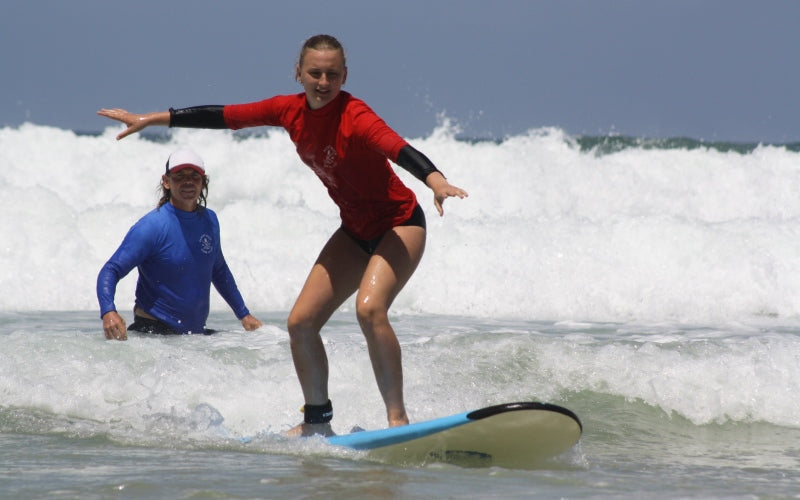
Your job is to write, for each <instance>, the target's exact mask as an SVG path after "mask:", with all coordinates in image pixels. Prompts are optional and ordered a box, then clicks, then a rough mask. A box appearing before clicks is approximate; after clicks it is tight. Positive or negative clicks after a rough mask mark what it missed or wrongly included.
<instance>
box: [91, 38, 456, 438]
mask: <svg viewBox="0 0 800 500" xmlns="http://www.w3.org/2000/svg"><path fill="white" fill-rule="evenodd" d="M295 71H296V74H295V77H296V80H297V82H298V83H300V85H302V87H303V92H302V93H299V94H293V95H279V96H275V97H272V98H268V99H265V100H262V101H259V102H252V103H247V104H235V105H225V106H218V105H212V106H196V107H190V108H183V109H170V110H169V111H162V112H154V113H145V114H135V113H129V112H127V111H125V110H123V109H102V110H100V111H99V112H98V114H99V115H101V116H105V117H107V118H111V119H114V120H117V121H120V122H122V123H124V124H125V125H127V128H126V129H125V130H124V131H123V132H122V133H120V134H119V135H118V136H117V139H122V138H123V137H126V136H128V135H130V134H132V133H135V132H139V131H141V130H143V129H144V128H146V127H149V126H153V125H160V126H170V127H193V128H217V129H226V128H227V129H241V128H245V127H257V126H263V125H268V126H279V127H283V128H284V129H286V131H287V132H288V133H289V136H290V138H291V140H292V142H294V144H295V147H296V150H297V153H298V155H299V156H300V159H301V160H302V161H303V163H305V164H306V165H307V166H308V167H310V168H311V169H312V170H313V171H314V173H315V174H316V175H317V176H318V177H319V179H320V180H321V181H322V183H323V184H324V185H325V187H326V188H327V190H328V194H329V195H330V197H331V198H332V199H333V201H334V202H335V203H336V205H337V206H338V207H339V213H340V216H341V220H342V223H341V226H340V227H339V228H338V229H336V230H335V231H334V232H333V234H332V235H331V237H330V239H328V241H327V243H326V244H325V245H324V247H323V248H322V250H321V252H320V253H319V256H318V257H317V259H316V261H315V262H314V264H313V266H312V268H311V271H310V273H309V275H308V277H307V278H306V282H305V284H304V285H303V287H302V289H301V291H300V295H299V296H298V297H297V300H296V302H295V304H294V306H293V308H292V310H291V312H290V313H289V318H288V325H287V326H288V331H289V337H290V344H291V350H292V358H293V361H294V365H295V370H296V372H297V376H298V379H299V382H300V386H301V388H302V391H303V397H304V400H305V406H304V418H303V422H302V423H300V424H299V425H297V426H296V427H294V428H293V429H291V430H290V431H289V434H292V435H310V434H331V433H332V430H331V427H330V421H331V418H332V417H333V406H332V403H331V401H330V399H329V397H328V359H327V355H326V353H325V348H324V346H323V343H322V339H321V337H320V331H321V329H322V327H323V325H325V323H326V322H327V321H328V319H329V318H330V317H331V315H332V314H333V313H334V312H335V311H336V310H337V309H338V308H339V306H341V304H342V303H343V302H344V301H345V300H347V298H348V297H350V296H351V295H353V294H354V293H355V294H356V316H357V319H358V323H359V326H360V327H361V330H362V332H363V334H364V337H365V338H366V342H367V348H368V351H369V356H370V360H371V362H372V368H373V371H374V373H375V378H376V380H377V383H378V388H379V390H380V392H381V395H382V397H383V401H384V403H385V404H386V413H387V419H388V423H389V426H390V427H394V426H399V425H405V424H407V423H408V421H409V419H408V415H407V414H406V409H405V403H404V401H403V371H402V363H401V350H400V343H399V342H398V340H397V336H396V335H395V332H394V330H393V328H392V326H391V324H390V323H389V318H388V311H389V307H390V306H391V305H392V301H393V300H394V299H395V297H397V295H398V293H399V292H400V290H402V288H403V286H404V285H405V284H406V282H408V280H409V278H410V277H411V275H412V274H413V273H414V270H415V269H416V267H417V265H418V264H419V262H420V259H421V258H422V254H423V251H424V249H425V237H426V223H425V214H424V212H423V210H422V208H421V207H420V205H419V204H418V203H417V200H416V197H415V195H414V192H413V191H411V190H410V189H409V188H408V187H406V186H405V185H404V184H403V183H402V181H401V180H400V178H399V177H398V176H397V174H396V173H395V172H394V170H393V169H392V168H391V166H390V165H389V162H388V161H387V160H391V161H393V162H394V163H396V164H398V165H400V166H401V167H403V168H404V169H406V170H408V171H409V172H411V173H412V174H413V175H414V176H415V177H417V178H418V179H419V180H420V181H422V182H424V183H425V184H426V185H427V186H428V187H429V188H430V189H431V190H432V191H433V203H434V206H435V207H436V210H437V211H438V213H439V215H442V214H443V210H442V204H443V202H444V201H445V199H447V198H449V197H459V198H464V197H466V196H467V193H466V191H464V190H463V189H461V188H458V187H456V186H453V185H451V184H450V183H449V182H448V181H447V180H446V179H445V177H444V176H443V175H442V173H441V172H440V171H439V170H438V169H437V168H436V167H435V166H434V165H433V163H432V162H431V161H430V160H429V159H428V158H427V157H426V156H425V155H423V154H422V153H421V152H419V151H417V150H416V149H415V148H413V147H412V146H411V145H409V144H408V143H407V142H406V141H405V140H404V139H403V138H402V137H400V136H399V135H398V134H397V133H396V132H395V131H394V130H392V129H391V128H389V127H388V126H387V125H386V123H384V121H383V120H382V119H381V118H380V117H378V115H377V114H375V112H374V111H372V109H370V108H369V106H367V104H366V103H364V101H362V100H360V99H357V98H355V97H353V96H352V95H350V94H349V93H347V92H345V91H343V90H342V86H343V85H344V83H345V81H346V80H347V65H346V58H345V52H344V48H343V47H342V45H341V44H340V43H339V41H338V40H337V39H336V38H334V37H332V36H330V35H316V36H313V37H311V38H309V39H308V40H306V41H305V43H304V44H303V46H302V48H301V51H300V56H299V59H298V62H297V65H296V68H295Z"/></svg>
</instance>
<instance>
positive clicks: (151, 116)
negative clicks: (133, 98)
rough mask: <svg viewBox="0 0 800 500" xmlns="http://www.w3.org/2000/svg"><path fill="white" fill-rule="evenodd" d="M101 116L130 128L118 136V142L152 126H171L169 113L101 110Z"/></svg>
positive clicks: (117, 109) (113, 109) (114, 109)
mask: <svg viewBox="0 0 800 500" xmlns="http://www.w3.org/2000/svg"><path fill="white" fill-rule="evenodd" d="M97 114H98V115H100V116H105V117H106V118H111V119H112V120H117V121H118V122H122V123H124V124H125V125H127V126H128V128H126V129H125V130H123V131H122V133H120V134H119V135H118V136H117V140H120V139H122V138H124V137H127V136H129V135H131V134H133V133H136V132H139V131H141V130H144V129H145V128H147V127H149V126H151V125H164V126H168V125H169V111H160V112H156V113H145V114H143V115H140V114H136V113H131V112H129V111H125V110H124V109H121V108H112V109H105V108H103V109H101V110H100V111H98V112H97Z"/></svg>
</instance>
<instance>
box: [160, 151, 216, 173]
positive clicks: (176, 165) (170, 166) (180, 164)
mask: <svg viewBox="0 0 800 500" xmlns="http://www.w3.org/2000/svg"><path fill="white" fill-rule="evenodd" d="M184 168H191V169H193V170H195V171H196V172H198V173H199V174H201V175H206V166H205V163H203V159H202V158H200V157H199V156H197V154H196V153H195V152H194V151H191V150H189V149H179V150H177V151H175V152H174V153H172V154H171V155H169V159H168V160H167V173H168V174H171V173H173V172H177V171H179V170H183V169H184Z"/></svg>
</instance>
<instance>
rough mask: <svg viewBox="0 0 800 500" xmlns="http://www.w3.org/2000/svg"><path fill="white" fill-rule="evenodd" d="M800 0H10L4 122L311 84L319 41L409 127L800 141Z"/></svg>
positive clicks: (409, 132)
mask: <svg viewBox="0 0 800 500" xmlns="http://www.w3.org/2000/svg"><path fill="white" fill-rule="evenodd" d="M798 20H800V2H797V1H794V0H784V1H777V0H748V1H745V0H658V1H657V0H552V1H543V0H403V1H381V0H336V1H326V2H322V1H319V0H304V1H296V2H289V1H283V2H274V1H269V0H225V1H222V0H136V1H135V2H122V1H117V0H69V1H65V0H3V1H2V2H0V126H2V127H7V126H11V127H16V126H19V125H20V124H22V123H25V122H31V123H35V124H40V125H49V126H55V127H60V128H66V129H72V130H76V131H82V132H92V131H101V130H103V129H104V128H105V127H107V126H110V125H113V124H112V123H111V122H109V121H108V120H107V119H104V118H101V117H98V116H97V115H96V111H97V110H98V109H100V108H103V107H121V108H125V109H128V110H129V111H134V112H146V111H160V110H166V109H168V108H169V107H176V108H177V107H185V106H193V105H200V104H228V103H238V102H250V101H257V100H261V99H263V98H266V97H270V96H272V95H277V94H290V93H295V92H300V91H301V88H300V86H299V84H297V83H296V82H295V81H294V78H293V76H294V66H295V64H296V61H297V56H298V54H299V50H300V46H301V45H302V43H303V41H304V40H305V39H306V38H308V37H309V36H312V35H315V34H318V33H327V34H331V35H334V36H336V37H337V38H338V39H339V40H340V41H341V42H342V44H343V45H344V46H345V50H346V52H347V65H348V80H347V83H346V85H345V87H344V89H345V90H347V91H348V92H350V93H352V94H353V95H355V96H356V97H360V98H362V99H364V100H365V101H366V102H367V103H368V104H369V105H370V106H371V107H372V108H373V109H374V110H375V111H376V112H377V113H378V114H379V115H380V116H381V117H382V118H384V120H385V121H386V122H387V123H388V124H389V125H390V126H391V127H392V128H394V129H395V130H396V131H397V132H398V133H400V135H402V136H403V137H406V138H414V137H425V136H427V135H429V134H430V133H431V132H432V131H433V130H434V128H436V127H437V125H439V124H442V123H445V122H448V123H450V124H451V125H453V126H455V127H456V130H457V131H458V133H457V135H459V136H462V137H471V138H479V139H480V138H487V139H503V138H505V137H508V136H512V135H518V134H524V133H527V132H528V131H529V130H532V129H539V128H542V127H557V128H561V129H563V130H565V131H566V132H567V133H569V134H571V135H606V134H610V133H613V134H619V135H629V136H637V137H654V138H664V137H690V138H694V139H700V140H705V141H732V142H770V143H788V142H798V141H800V126H799V125H800V99H798V98H797V97H798V93H800V64H798V62H797V61H798V54H797V53H796V52H797V50H798V49H800V29H797V23H798Z"/></svg>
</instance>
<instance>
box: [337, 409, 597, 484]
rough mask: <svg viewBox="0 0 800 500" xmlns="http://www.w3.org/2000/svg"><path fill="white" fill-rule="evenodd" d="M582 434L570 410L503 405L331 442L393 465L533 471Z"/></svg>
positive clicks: (568, 447) (351, 435)
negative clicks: (524, 469) (479, 467)
mask: <svg viewBox="0 0 800 500" xmlns="http://www.w3.org/2000/svg"><path fill="white" fill-rule="evenodd" d="M582 431H583V427H582V424H581V422H580V420H579V419H578V417H577V415H575V414H574V413H572V412H571V411H570V410H568V409H566V408H563V407H560V406H556V405H552V404H548V403H539V402H519V403H505V404H501V405H496V406H490V407H487V408H481V409H479V410H474V411H470V412H464V413H458V414H455V415H451V416H449V417H442V418H437V419H433V420H427V421H424V422H417V423H413V424H410V425H405V426H400V427H392V428H388V429H380V430H372V431H360V432H353V433H351V434H343V435H337V436H330V437H329V438H328V442H329V443H330V444H332V445H336V446H345V447H348V448H353V449H356V450H367V452H368V454H369V455H370V456H371V457H375V458H379V459H382V460H386V461H389V462H393V463H404V464H421V463H429V462H448V463H454V464H458V465H464V466H499V467H508V468H527V467H535V466H536V465H537V464H541V463H542V462H543V461H544V460H546V459H548V458H552V457H554V456H557V455H560V454H562V453H564V452H566V451H568V450H569V449H570V448H572V447H573V446H574V445H575V444H576V443H577V442H578V440H579V439H580V437H581V433H582Z"/></svg>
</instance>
